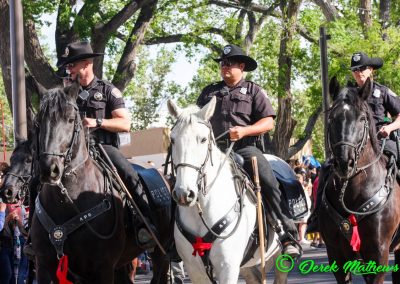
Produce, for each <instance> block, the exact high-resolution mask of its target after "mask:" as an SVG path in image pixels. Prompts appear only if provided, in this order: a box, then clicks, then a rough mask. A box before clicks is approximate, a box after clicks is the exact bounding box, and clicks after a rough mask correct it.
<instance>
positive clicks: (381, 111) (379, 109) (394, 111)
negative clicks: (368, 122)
mask: <svg viewBox="0 0 400 284" xmlns="http://www.w3.org/2000/svg"><path fill="white" fill-rule="evenodd" d="M367 102H368V105H369V106H370V108H371V110H372V113H373V117H374V119H375V123H378V122H382V121H383V120H384V118H385V116H387V113H390V115H391V117H395V116H397V115H398V114H399V113H400V98H399V97H398V96H396V94H395V93H394V92H393V91H392V90H390V89H389V88H387V87H385V86H383V85H381V84H379V83H376V82H374V85H373V90H372V94H371V95H370V96H369V97H368V99H367Z"/></svg>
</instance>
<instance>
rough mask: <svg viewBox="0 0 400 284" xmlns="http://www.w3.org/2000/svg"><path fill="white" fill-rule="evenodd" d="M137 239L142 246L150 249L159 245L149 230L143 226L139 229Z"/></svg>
mask: <svg viewBox="0 0 400 284" xmlns="http://www.w3.org/2000/svg"><path fill="white" fill-rule="evenodd" d="M137 241H138V244H139V246H140V247H141V248H144V249H150V248H154V247H155V246H157V244H156V242H155V240H154V239H153V237H152V236H151V234H150V232H149V230H148V229H147V228H145V227H141V228H140V229H139V230H138V231H137Z"/></svg>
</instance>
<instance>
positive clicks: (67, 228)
mask: <svg viewBox="0 0 400 284" xmlns="http://www.w3.org/2000/svg"><path fill="white" fill-rule="evenodd" d="M110 209H111V203H110V201H109V200H108V199H104V200H103V201H102V202H101V203H100V204H98V205H96V206H94V207H92V208H90V209H88V210H86V211H84V212H82V213H80V214H78V215H76V216H74V217H72V218H71V219H69V220H68V221H67V222H65V223H64V224H62V225H56V224H55V223H54V221H53V220H52V219H51V218H50V216H49V215H48V214H47V212H46V210H45V209H44V207H43V205H42V203H41V202H40V199H39V196H37V197H36V201H35V214H36V215H37V216H38V218H39V221H40V223H41V224H42V225H43V227H44V228H45V229H46V231H47V232H48V233H49V239H50V241H51V243H52V244H53V246H54V248H55V249H56V252H57V256H58V257H61V256H63V255H64V253H63V248H64V242H65V240H66V239H67V236H68V235H69V234H71V233H72V232H74V231H75V230H76V229H78V228H79V227H81V226H82V225H84V224H85V223H87V222H89V221H91V220H93V219H95V218H96V217H97V216H99V215H101V214H103V213H104V212H106V211H108V210H110Z"/></svg>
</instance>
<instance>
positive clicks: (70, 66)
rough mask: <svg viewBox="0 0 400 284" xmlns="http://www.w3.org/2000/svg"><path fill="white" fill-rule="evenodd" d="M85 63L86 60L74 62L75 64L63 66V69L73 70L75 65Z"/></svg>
mask: <svg viewBox="0 0 400 284" xmlns="http://www.w3.org/2000/svg"><path fill="white" fill-rule="evenodd" d="M85 61H86V60H79V61H76V62H72V63H68V64H66V65H65V67H66V68H67V69H71V68H74V67H75V66H76V65H78V64H79V63H80V62H85Z"/></svg>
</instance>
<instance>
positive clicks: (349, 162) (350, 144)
mask: <svg viewBox="0 0 400 284" xmlns="http://www.w3.org/2000/svg"><path fill="white" fill-rule="evenodd" d="M371 91H372V82H371V81H370V80H369V79H368V80H367V81H366V83H365V84H364V86H363V88H361V89H357V88H355V87H344V88H340V85H339V83H338V81H337V80H336V78H335V77H334V78H333V79H332V80H331V81H330V83H329V92H330V95H331V97H332V99H333V104H332V106H331V108H330V109H329V119H328V143H329V147H330V150H331V151H332V154H333V157H334V168H335V171H336V174H337V175H338V176H340V177H342V178H348V177H350V176H351V175H353V174H354V173H355V171H356V169H357V162H358V159H359V158H360V154H361V152H362V151H363V149H364V147H365V146H366V144H367V141H368V138H369V137H370V131H372V130H374V129H372V128H373V127H370V124H371V115H370V111H369V107H368V104H367V103H366V99H367V98H368V96H369V95H370V94H371Z"/></svg>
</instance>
